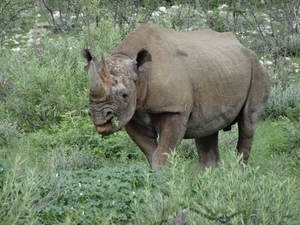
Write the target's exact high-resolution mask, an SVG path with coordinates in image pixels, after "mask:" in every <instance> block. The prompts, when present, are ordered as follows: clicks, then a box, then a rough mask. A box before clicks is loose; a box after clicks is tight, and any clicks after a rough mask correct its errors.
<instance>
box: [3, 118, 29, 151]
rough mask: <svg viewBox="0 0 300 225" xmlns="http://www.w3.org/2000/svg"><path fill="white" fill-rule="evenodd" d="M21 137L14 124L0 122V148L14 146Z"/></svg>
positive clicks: (4, 121) (5, 121) (6, 121)
mask: <svg viewBox="0 0 300 225" xmlns="http://www.w3.org/2000/svg"><path fill="white" fill-rule="evenodd" d="M23 135H24V134H23V133H22V131H21V130H20V129H19V127H18V125H17V123H16V122H14V123H11V122H10V121H8V120H2V121H0V147H4V146H7V145H14V144H15V143H16V142H18V140H20V139H21V138H22V137H23Z"/></svg>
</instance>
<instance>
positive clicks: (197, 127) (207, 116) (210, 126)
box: [185, 104, 243, 138]
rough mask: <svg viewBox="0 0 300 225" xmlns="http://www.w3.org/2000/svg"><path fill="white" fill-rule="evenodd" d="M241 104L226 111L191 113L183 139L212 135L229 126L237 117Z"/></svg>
mask: <svg viewBox="0 0 300 225" xmlns="http://www.w3.org/2000/svg"><path fill="white" fill-rule="evenodd" d="M242 106H243V104H237V105H234V106H231V107H228V108H227V109H226V110H220V111H215V110H206V112H201V111H196V112H195V111H193V112H192V114H191V116H190V119H189V121H188V124H187V129H186V134H185V138H201V137H206V136H208V135H211V134H214V133H216V132H218V131H219V130H222V129H224V128H225V127H227V126H228V125H230V124H231V123H232V122H233V121H234V120H235V119H236V118H237V116H238V115H239V113H240V111H241V108H242Z"/></svg>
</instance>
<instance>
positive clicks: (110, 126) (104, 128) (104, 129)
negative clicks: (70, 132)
mask: <svg viewBox="0 0 300 225" xmlns="http://www.w3.org/2000/svg"><path fill="white" fill-rule="evenodd" d="M95 127H96V129H97V132H98V133H99V134H101V135H102V136H107V135H110V134H113V133H115V132H117V131H118V130H119V129H120V128H119V127H118V126H117V124H116V120H115V119H110V120H108V121H107V122H106V123H105V124H102V125H95Z"/></svg>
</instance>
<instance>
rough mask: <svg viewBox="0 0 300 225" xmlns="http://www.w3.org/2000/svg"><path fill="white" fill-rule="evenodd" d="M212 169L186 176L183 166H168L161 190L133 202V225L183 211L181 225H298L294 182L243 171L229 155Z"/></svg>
mask: <svg viewBox="0 0 300 225" xmlns="http://www.w3.org/2000/svg"><path fill="white" fill-rule="evenodd" d="M231 154H232V156H231V158H232V159H233V160H232V161H231V162H226V161H225V160H224V161H222V163H221V165H220V167H219V168H218V169H215V170H211V169H209V170H207V171H206V172H205V173H200V175H199V177H198V178H196V179H193V178H191V177H190V176H189V175H187V169H186V168H187V167H186V166H183V165H182V163H181V162H180V163H179V162H177V163H176V162H175V163H174V162H173V164H172V168H171V169H170V174H171V175H170V179H168V180H167V182H165V184H164V185H163V186H162V187H161V188H160V191H159V192H157V190H155V189H153V188H147V187H146V189H145V190H144V193H143V196H144V200H145V202H146V204H144V202H138V201H135V204H134V206H133V208H134V211H135V215H134V216H135V217H134V218H135V223H136V224H172V223H171V221H174V220H175V218H176V216H177V214H178V213H179V212H181V211H182V209H184V208H189V209H190V212H189V213H188V215H187V218H186V224H214V225H215V224H298V221H299V215H298V212H299V210H300V204H299V200H300V199H299V196H296V193H297V191H296V190H297V183H295V180H294V179H290V178H278V176H277V174H275V173H274V172H267V173H266V172H265V171H264V170H262V169H260V168H259V167H257V168H251V167H248V166H246V167H244V168H242V166H241V165H240V163H239V159H238V158H236V157H235V156H234V155H233V154H234V153H231Z"/></svg>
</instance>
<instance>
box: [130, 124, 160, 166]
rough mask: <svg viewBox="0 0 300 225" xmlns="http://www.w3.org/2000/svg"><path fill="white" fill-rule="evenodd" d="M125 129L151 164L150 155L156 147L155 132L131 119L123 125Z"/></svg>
mask: <svg viewBox="0 0 300 225" xmlns="http://www.w3.org/2000/svg"><path fill="white" fill-rule="evenodd" d="M125 130H126V132H127V133H128V135H129V136H130V138H131V139H132V140H133V141H134V142H135V144H136V145H137V146H138V147H139V148H140V149H141V150H142V152H143V153H144V154H145V156H146V158H147V160H148V162H149V164H150V166H151V160H152V155H153V152H154V151H155V150H156V148H157V133H156V132H155V131H151V130H148V129H146V128H144V127H143V126H141V125H139V124H138V123H136V122H134V121H133V120H131V121H130V122H129V123H128V124H127V125H126V126H125Z"/></svg>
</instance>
